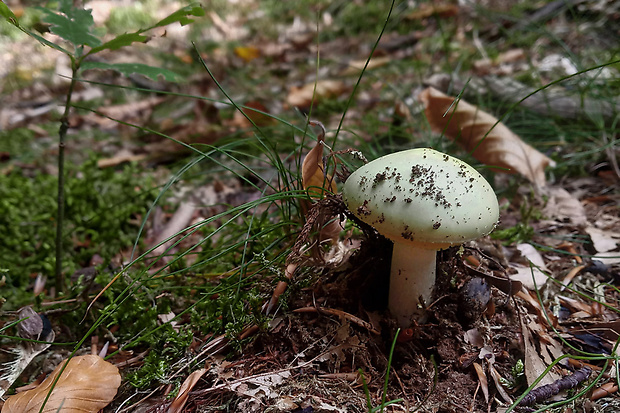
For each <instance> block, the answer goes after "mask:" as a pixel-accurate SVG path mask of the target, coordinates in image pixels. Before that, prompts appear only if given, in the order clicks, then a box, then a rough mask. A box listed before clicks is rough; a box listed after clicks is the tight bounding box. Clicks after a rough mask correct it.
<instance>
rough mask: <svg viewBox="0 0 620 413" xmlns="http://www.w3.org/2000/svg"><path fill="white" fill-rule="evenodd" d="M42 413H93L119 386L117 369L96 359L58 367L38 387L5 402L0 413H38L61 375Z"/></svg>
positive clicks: (91, 357) (88, 357)
mask: <svg viewBox="0 0 620 413" xmlns="http://www.w3.org/2000/svg"><path fill="white" fill-rule="evenodd" d="M65 364H67V367H66V368H65V370H64V371H63V372H62V375H61V376H60V379H59V380H58V382H57V383H56V386H55V387H54V389H53V390H52V393H51V395H50V397H49V399H48V400H47V403H45V407H44V408H43V410H42V413H56V412H57V411H62V412H63V413H90V412H92V413H96V412H98V411H99V410H100V409H103V408H104V407H105V406H107V405H108V404H109V403H110V402H111V401H112V400H113V399H114V396H116V392H117V390H118V387H119V386H120V385H121V375H120V374H119V372H118V368H116V366H114V365H113V364H111V363H108V362H107V361H105V360H103V359H102V358H101V357H99V356H95V355H86V356H78V357H74V358H72V359H70V360H69V362H68V363H65V362H63V363H61V364H60V365H59V366H57V367H56V368H55V369H54V371H53V372H52V373H51V374H50V375H49V376H48V377H47V378H46V379H45V380H44V381H43V383H41V384H40V385H39V386H38V387H36V388H34V389H32V390H28V391H25V392H23V393H19V394H16V395H14V396H11V397H9V398H8V399H7V401H6V402H5V403H4V406H3V408H2V413H38V412H39V411H41V407H42V406H43V403H44V401H45V399H46V397H47V395H48V393H49V392H50V390H51V389H52V384H53V383H54V381H55V380H56V377H58V375H59V374H60V370H61V368H62V366H64V365H65Z"/></svg>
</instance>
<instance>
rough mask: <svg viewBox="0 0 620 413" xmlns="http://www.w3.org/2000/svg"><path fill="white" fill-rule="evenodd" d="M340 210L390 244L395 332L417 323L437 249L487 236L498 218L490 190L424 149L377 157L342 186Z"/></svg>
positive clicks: (455, 163)
mask: <svg viewBox="0 0 620 413" xmlns="http://www.w3.org/2000/svg"><path fill="white" fill-rule="evenodd" d="M342 193H343V199H344V202H345V203H346V205H347V208H348V209H349V210H350V211H351V212H352V213H353V214H354V215H355V216H357V217H358V218H359V219H360V220H362V221H364V222H365V223H367V224H369V225H371V226H372V227H374V228H375V229H376V230H377V231H378V232H379V233H380V234H382V235H383V236H385V237H386V238H388V239H390V240H391V241H392V242H393V243H394V250H393V253H392V267H391V270H390V291H389V299H388V308H389V310H390V312H391V313H392V315H393V316H394V317H395V318H396V319H397V321H398V323H399V325H401V326H402V327H409V326H410V325H411V324H412V323H413V322H414V321H416V322H417V321H423V320H424V318H425V307H426V306H428V305H429V304H430V302H431V301H430V300H431V298H432V293H433V287H434V285H435V266H436V263H435V260H436V255H437V251H438V250H442V249H445V248H448V247H450V246H453V245H458V244H462V243H464V242H466V241H470V240H474V239H476V238H479V237H481V236H484V235H487V234H489V233H490V232H491V231H492V230H493V229H494V228H495V226H496V224H497V221H498V219H499V206H498V204H497V197H496V196H495V193H494V192H493V188H491V185H490V184H489V183H488V182H487V181H486V180H485V179H484V178H483V177H482V175H480V174H479V173H478V172H477V171H476V170H475V169H474V168H472V167H471V166H469V165H468V164H466V163H464V162H463V161H461V160H459V159H456V158H453V157H451V156H448V155H446V154H443V153H441V152H437V151H435V150H433V149H429V148H418V149H411V150H406V151H402V152H397V153H393V154H390V155H386V156H383V157H381V158H378V159H376V160H374V161H372V162H370V163H367V164H366V165H364V166H362V167H361V168H359V169H357V170H356V171H355V172H353V173H352V174H351V175H350V176H349V178H348V179H347V181H346V182H345V184H344V188H343V191H342Z"/></svg>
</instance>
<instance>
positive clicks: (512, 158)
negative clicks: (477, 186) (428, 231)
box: [420, 87, 555, 188]
mask: <svg viewBox="0 0 620 413" xmlns="http://www.w3.org/2000/svg"><path fill="white" fill-rule="evenodd" d="M455 99H456V98H454V97H452V96H448V95H444V94H443V93H441V92H440V91H438V90H437V89H434V88H432V87H429V88H426V89H425V90H423V91H422V93H420V100H421V101H422V103H423V104H424V106H425V114H426V118H427V119H428V121H429V123H430V125H431V128H432V129H433V131H435V132H439V133H445V135H446V136H447V137H449V138H450V139H453V140H455V141H456V142H457V143H459V144H460V145H461V146H463V147H464V148H465V149H466V150H468V151H470V152H471V153H472V155H473V156H474V158H476V159H478V160H479V161H480V162H483V163H484V164H486V165H489V166H491V167H497V168H499V171H500V172H508V173H519V174H521V175H522V176H524V177H525V178H527V179H528V180H529V181H530V182H532V183H534V184H535V185H536V186H537V187H539V188H542V187H544V186H545V168H546V167H547V166H554V165H555V162H553V160H551V159H550V158H548V157H547V156H545V155H544V154H542V153H540V152H538V151H537V150H536V149H534V148H533V147H531V146H530V145H528V144H526V143H525V142H523V141H522V140H521V138H519V137H518V136H517V135H516V134H515V133H514V132H512V131H511V130H510V129H508V127H506V125H504V124H503V123H501V122H499V123H497V119H496V118H495V117H493V116H491V115H490V114H488V113H486V112H484V111H482V110H480V109H479V108H478V107H476V106H474V105H471V104H469V103H467V102H465V101H463V100H460V101H458V102H455ZM496 123H497V124H496ZM491 128H493V129H491Z"/></svg>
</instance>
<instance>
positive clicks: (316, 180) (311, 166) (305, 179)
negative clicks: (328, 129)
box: [301, 133, 338, 198]
mask: <svg viewBox="0 0 620 413" xmlns="http://www.w3.org/2000/svg"><path fill="white" fill-rule="evenodd" d="M324 137H325V134H324V133H322V134H321V135H319V136H318V138H317V141H316V145H315V146H314V148H312V149H311V150H310V152H308V154H307V155H306V157H305V158H304V162H303V164H302V166H301V177H302V185H303V187H304V189H305V190H306V191H308V195H310V197H311V198H322V197H323V195H324V193H325V192H326V191H327V192H331V193H333V194H335V193H336V192H338V188H337V187H336V182H334V178H333V177H332V176H331V175H329V174H327V175H325V172H324V170H323V139H324Z"/></svg>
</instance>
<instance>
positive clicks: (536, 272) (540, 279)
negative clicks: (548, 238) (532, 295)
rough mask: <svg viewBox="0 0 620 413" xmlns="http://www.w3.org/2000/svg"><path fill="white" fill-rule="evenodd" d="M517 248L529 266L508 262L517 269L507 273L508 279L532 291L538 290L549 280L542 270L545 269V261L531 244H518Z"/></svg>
mask: <svg viewBox="0 0 620 413" xmlns="http://www.w3.org/2000/svg"><path fill="white" fill-rule="evenodd" d="M517 249H518V250H519V251H520V252H521V255H522V256H523V257H524V258H525V259H526V260H527V261H529V262H531V266H530V265H522V264H517V263H510V266H511V267H512V268H515V269H516V270H517V273H516V274H510V275H509V277H510V279H511V280H513V281H519V282H521V283H522V285H523V286H524V287H526V288H528V289H530V290H532V291H534V290H536V289H539V290H540V289H541V288H542V287H544V285H545V284H546V283H547V281H548V280H549V277H547V275H546V274H545V273H544V272H543V271H546V270H547V267H546V266H545V261H544V260H543V258H542V256H541V255H540V253H539V252H538V251H537V250H536V248H534V247H533V246H532V245H531V244H518V245H517Z"/></svg>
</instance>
